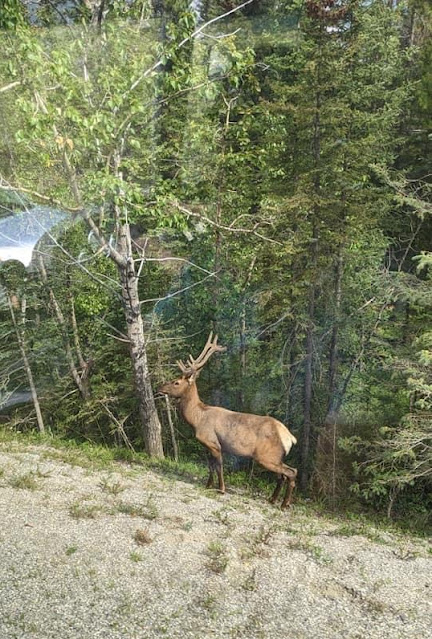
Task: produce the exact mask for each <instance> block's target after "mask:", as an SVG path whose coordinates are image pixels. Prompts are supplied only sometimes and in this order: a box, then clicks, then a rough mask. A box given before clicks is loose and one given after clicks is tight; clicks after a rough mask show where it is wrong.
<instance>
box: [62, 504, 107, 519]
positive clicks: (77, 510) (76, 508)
mask: <svg viewBox="0 0 432 639" xmlns="http://www.w3.org/2000/svg"><path fill="white" fill-rule="evenodd" d="M101 512H103V507H102V506H99V505H98V504H86V503H83V502H81V501H75V502H74V503H73V504H71V505H70V506H69V515H70V516H71V517H72V518H73V519H96V517H97V515H98V514H100V513H101Z"/></svg>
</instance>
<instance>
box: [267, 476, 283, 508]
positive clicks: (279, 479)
mask: <svg viewBox="0 0 432 639" xmlns="http://www.w3.org/2000/svg"><path fill="white" fill-rule="evenodd" d="M284 482H285V477H284V475H282V474H280V475H278V477H277V483H276V487H275V489H274V492H273V494H272V496H271V497H270V499H269V502H270V503H271V504H274V503H275V501H276V500H277V498H278V497H279V493H280V491H281V490H282V486H283V484H284Z"/></svg>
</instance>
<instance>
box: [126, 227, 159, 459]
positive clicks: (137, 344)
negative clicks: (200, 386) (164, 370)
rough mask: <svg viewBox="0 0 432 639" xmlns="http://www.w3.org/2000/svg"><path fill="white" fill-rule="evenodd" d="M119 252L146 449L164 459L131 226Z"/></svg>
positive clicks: (130, 344) (127, 228)
mask: <svg viewBox="0 0 432 639" xmlns="http://www.w3.org/2000/svg"><path fill="white" fill-rule="evenodd" d="M119 252H120V254H121V255H122V256H123V257H124V260H122V262H117V268H118V271H119V275H120V283H121V289H122V299H123V311H124V314H125V318H126V326H127V335H128V338H129V348H130V355H131V360H132V369H133V375H134V381H135V387H136V391H137V395H138V402H139V413H140V418H141V423H142V427H143V438H144V446H145V449H146V452H147V453H148V454H149V455H150V456H151V457H163V456H164V452H163V447H162V429H161V424H160V421H159V417H158V414H157V411H156V406H155V401H154V397H153V391H152V387H151V382H150V373H149V367H148V360H147V344H146V340H145V335H144V324H143V320H142V316H141V308H140V300H139V294H138V277H137V274H136V271H135V263H134V260H133V257H132V247H131V236H130V229H129V225H128V224H122V225H121V227H120V238H119Z"/></svg>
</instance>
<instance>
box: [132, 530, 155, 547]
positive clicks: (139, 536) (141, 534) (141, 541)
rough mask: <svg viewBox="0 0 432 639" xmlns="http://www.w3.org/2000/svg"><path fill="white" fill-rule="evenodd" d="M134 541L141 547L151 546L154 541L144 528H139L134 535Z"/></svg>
mask: <svg viewBox="0 0 432 639" xmlns="http://www.w3.org/2000/svg"><path fill="white" fill-rule="evenodd" d="M133 538H134V541H135V543H136V544H138V545H139V546H146V545H147V544H151V542H152V541H153V539H152V538H151V537H150V534H149V531H148V530H146V529H144V528H138V529H137V530H136V531H135V532H134V535H133Z"/></svg>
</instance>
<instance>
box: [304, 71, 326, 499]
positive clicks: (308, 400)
mask: <svg viewBox="0 0 432 639" xmlns="http://www.w3.org/2000/svg"><path fill="white" fill-rule="evenodd" d="M316 87H317V90H316V94H315V116H314V120H313V168H314V176H313V186H314V193H315V195H316V196H319V194H320V191H321V177H320V164H321V103H322V96H321V62H320V61H318V63H317V77H316ZM318 216H319V208H318V206H317V205H315V206H314V221H313V224H312V242H311V248H310V256H311V257H310V259H311V273H312V278H311V287H310V293H309V304H308V324H307V330H306V363H305V383H304V422H303V438H302V446H301V469H300V488H301V489H302V490H306V488H307V486H308V483H309V474H310V471H309V464H310V439H311V431H312V372H313V371H312V364H313V333H314V328H315V300H316V277H317V274H316V271H317V263H318V239H319V233H318V226H317V221H316V220H317V219H318Z"/></svg>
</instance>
